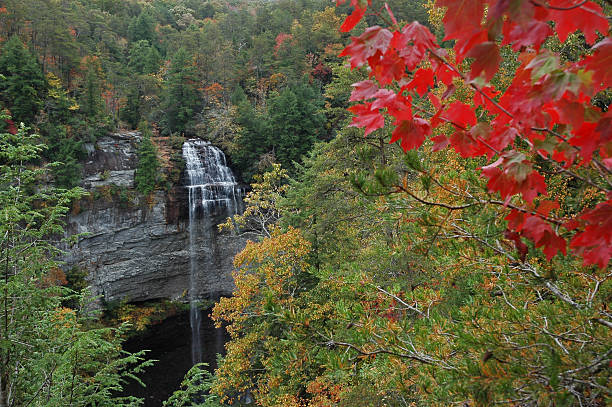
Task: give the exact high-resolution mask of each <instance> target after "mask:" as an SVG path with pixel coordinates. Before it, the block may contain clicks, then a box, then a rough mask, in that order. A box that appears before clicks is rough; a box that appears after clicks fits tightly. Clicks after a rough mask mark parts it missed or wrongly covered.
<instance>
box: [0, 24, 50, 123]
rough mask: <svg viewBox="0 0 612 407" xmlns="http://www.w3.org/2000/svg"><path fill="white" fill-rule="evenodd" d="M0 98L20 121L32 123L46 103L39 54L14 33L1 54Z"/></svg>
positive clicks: (45, 85) (45, 87)
mask: <svg viewBox="0 0 612 407" xmlns="http://www.w3.org/2000/svg"><path fill="white" fill-rule="evenodd" d="M0 74H1V75H3V76H4V77H3V78H2V77H0V100H1V101H2V102H3V103H4V104H5V106H7V107H8V108H9V109H10V110H11V113H12V115H13V118H14V119H15V120H16V121H18V122H32V121H33V120H34V117H35V116H36V114H37V113H38V111H39V110H40V108H41V107H42V104H43V98H44V96H45V93H46V91H47V82H46V80H45V76H44V75H43V72H42V67H41V66H40V64H39V63H38V60H37V59H36V57H35V56H34V55H33V54H32V53H31V52H30V51H29V50H28V49H27V48H26V47H25V46H24V45H23V43H22V42H21V40H20V39H19V37H17V36H16V35H14V36H12V37H11V38H10V39H9V40H8V41H7V42H6V43H5V44H4V46H3V47H2V53H1V55H0Z"/></svg>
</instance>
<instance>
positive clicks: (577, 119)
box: [555, 98, 584, 130]
mask: <svg viewBox="0 0 612 407" xmlns="http://www.w3.org/2000/svg"><path fill="white" fill-rule="evenodd" d="M555 110H556V111H557V113H558V114H559V119H558V120H556V121H555V122H561V123H567V124H570V125H571V126H572V128H574V129H575V130H577V129H579V128H580V126H582V123H583V122H584V104H583V103H579V102H573V101H570V100H568V99H567V98H561V100H558V101H556V102H555Z"/></svg>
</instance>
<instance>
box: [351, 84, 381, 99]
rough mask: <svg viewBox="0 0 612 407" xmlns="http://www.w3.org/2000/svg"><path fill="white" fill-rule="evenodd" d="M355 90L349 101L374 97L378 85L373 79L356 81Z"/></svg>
mask: <svg viewBox="0 0 612 407" xmlns="http://www.w3.org/2000/svg"><path fill="white" fill-rule="evenodd" d="M351 86H353V88H355V89H353V91H352V92H351V97H350V99H349V101H351V102H356V101H358V100H365V99H371V98H373V97H374V94H375V93H376V92H378V89H379V88H378V86H377V85H376V84H375V83H374V82H372V81H369V80H368V81H361V82H357V83H354V84H353V85H351Z"/></svg>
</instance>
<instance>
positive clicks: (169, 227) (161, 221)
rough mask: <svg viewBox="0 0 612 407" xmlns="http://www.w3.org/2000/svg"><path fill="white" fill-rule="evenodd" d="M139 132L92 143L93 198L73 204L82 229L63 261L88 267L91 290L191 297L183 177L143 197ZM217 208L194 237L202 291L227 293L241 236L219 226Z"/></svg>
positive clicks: (73, 230) (137, 296) (122, 295)
mask: <svg viewBox="0 0 612 407" xmlns="http://www.w3.org/2000/svg"><path fill="white" fill-rule="evenodd" d="M139 138H140V134H139V133H137V132H132V133H122V134H112V135H109V136H107V137H103V138H102V139H100V140H98V141H97V143H96V144H95V145H90V146H88V152H89V160H88V162H87V163H86V164H85V165H84V172H85V174H84V178H83V179H84V181H83V187H85V188H86V189H87V190H88V191H89V192H90V197H89V199H85V200H83V201H82V202H81V204H80V209H78V210H75V211H73V214H71V215H70V216H69V219H68V222H67V226H68V227H67V231H68V233H69V234H71V235H74V234H81V233H83V234H84V235H83V236H82V237H79V238H78V243H76V244H75V245H73V246H72V247H70V248H68V250H67V253H66V256H65V261H66V267H67V268H70V267H75V266H76V267H80V268H84V269H85V270H87V272H88V282H89V284H90V285H91V288H92V291H93V293H94V295H96V296H100V298H101V300H102V301H105V302H111V301H117V300H127V301H130V302H136V301H144V300H151V299H162V298H166V299H175V300H183V299H184V300H187V289H188V287H189V272H190V269H189V260H190V257H189V256H190V254H189V230H188V207H187V194H186V190H185V187H184V186H183V185H176V186H175V187H173V188H172V189H171V190H170V191H169V192H164V191H157V192H156V193H155V194H154V195H153V196H151V197H149V198H148V199H147V198H143V197H141V196H139V195H138V194H137V193H136V191H134V189H133V186H134V172H135V169H136V164H137V154H136V152H137V146H138V141H139ZM220 220H221V219H220V216H217V217H216V218H213V219H211V220H210V224H209V225H210V229H209V232H208V233H207V234H204V237H203V238H202V239H200V240H199V241H198V242H197V245H196V248H197V249H196V250H197V257H198V258H199V259H201V261H200V262H199V264H200V266H199V267H201V268H203V270H201V272H200V273H199V275H200V277H199V278H200V280H201V281H199V282H198V287H199V293H198V294H199V296H200V297H202V298H216V297H218V296H221V295H229V294H231V291H232V289H233V280H232V277H231V271H232V261H233V257H234V255H235V254H236V253H237V252H238V251H239V250H241V249H242V247H243V246H244V241H241V240H239V239H236V238H234V237H232V236H228V235H226V234H220V233H219V232H218V231H217V230H216V227H214V226H215V225H216V224H217V223H218V222H219V221H220Z"/></svg>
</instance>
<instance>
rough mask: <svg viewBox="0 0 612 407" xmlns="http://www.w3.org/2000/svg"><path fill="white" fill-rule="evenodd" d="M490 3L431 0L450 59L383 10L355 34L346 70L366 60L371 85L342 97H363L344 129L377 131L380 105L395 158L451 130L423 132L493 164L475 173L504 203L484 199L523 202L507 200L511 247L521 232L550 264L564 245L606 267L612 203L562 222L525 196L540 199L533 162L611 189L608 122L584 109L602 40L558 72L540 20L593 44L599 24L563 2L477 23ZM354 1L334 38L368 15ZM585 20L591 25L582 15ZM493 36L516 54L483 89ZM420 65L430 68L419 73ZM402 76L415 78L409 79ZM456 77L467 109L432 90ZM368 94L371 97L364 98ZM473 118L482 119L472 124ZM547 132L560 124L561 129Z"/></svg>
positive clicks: (491, 63) (494, 65) (492, 58)
mask: <svg viewBox="0 0 612 407" xmlns="http://www.w3.org/2000/svg"><path fill="white" fill-rule="evenodd" d="M489 3H490V2H487V1H478V2H476V3H474V5H473V6H472V7H470V8H467V7H463V6H462V5H461V4H460V3H458V2H453V1H438V2H437V3H436V4H437V5H439V6H441V7H447V8H448V10H447V12H446V15H445V17H444V27H445V32H446V37H445V39H447V40H455V47H454V48H453V50H454V51H455V52H454V55H453V57H454V58H452V57H447V56H445V55H444V54H445V52H444V50H443V49H442V48H440V46H439V45H438V44H437V42H436V38H435V37H434V36H433V34H431V32H430V31H429V29H427V28H426V27H424V26H422V25H421V24H419V23H418V22H413V23H410V24H407V25H405V26H404V27H403V28H401V29H400V27H399V26H398V25H397V22H396V21H395V18H394V17H393V16H392V14H391V11H389V17H390V18H391V21H392V22H393V23H394V26H393V27H392V28H391V30H387V29H385V28H382V27H380V26H373V27H370V28H368V29H367V30H366V32H365V33H364V34H363V35H361V36H359V37H353V39H352V42H351V44H350V45H349V46H347V47H346V48H345V49H344V51H343V53H342V55H347V56H350V57H351V58H350V62H351V66H352V67H353V68H356V67H361V66H363V65H365V64H366V60H367V64H368V65H369V67H370V68H371V73H370V78H374V79H375V80H376V82H374V81H372V80H366V81H362V82H360V83H358V84H355V85H354V86H355V90H354V91H353V93H352V95H351V100H352V101H364V102H361V103H359V104H358V105H355V106H353V107H352V108H351V111H352V112H353V113H354V114H355V115H356V117H355V119H354V120H353V125H354V126H357V127H365V128H366V134H368V133H370V132H372V131H374V130H376V129H378V128H381V127H383V126H384V116H383V112H382V111H381V109H383V108H384V109H386V111H387V113H388V115H389V117H390V118H391V119H392V120H393V125H394V126H395V130H394V131H393V134H392V137H391V142H396V141H399V142H400V143H401V146H402V148H403V149H404V151H408V150H413V149H417V148H419V147H420V146H422V145H423V143H424V142H425V140H426V138H430V136H431V135H432V134H435V133H434V132H435V131H436V129H441V128H442V126H449V125H450V126H452V128H453V129H454V131H453V133H452V136H451V137H447V136H444V135H436V136H435V137H434V136H431V140H432V141H433V143H434V150H435V151H438V150H441V149H444V148H447V147H448V146H451V147H452V148H453V149H454V150H455V151H457V153H459V154H460V155H461V156H463V157H465V158H468V157H486V158H488V159H489V160H490V159H491V158H493V157H495V158H496V161H492V162H491V163H490V164H489V165H487V166H483V167H482V175H483V177H485V178H486V179H488V183H487V189H488V191H489V192H490V193H491V194H492V195H493V194H495V193H499V195H500V196H501V199H502V200H501V201H494V200H489V202H487V203H489V204H499V205H501V206H508V205H509V204H510V202H511V200H512V198H513V197H515V196H516V197H519V198H520V199H522V202H520V203H518V204H510V208H512V211H511V213H510V214H509V215H508V220H509V221H510V222H509V233H510V234H512V233H514V234H516V235H512V236H516V237H513V238H514V239H516V240H517V242H520V238H519V235H520V236H521V237H524V238H526V239H528V240H530V241H532V242H533V243H534V244H535V245H536V247H542V248H543V249H544V250H545V253H546V255H547V257H548V258H549V260H550V259H551V258H552V257H554V256H555V255H556V254H557V253H562V254H565V253H566V252H567V241H568V240H569V241H570V245H569V246H570V251H572V252H574V253H575V254H577V255H580V256H582V257H583V259H584V264H585V265H589V264H597V265H598V266H599V267H600V268H605V267H606V265H607V264H608V261H609V259H610V257H611V256H612V245H611V243H612V242H610V241H608V239H605V238H604V239H603V240H602V232H603V231H604V229H602V227H605V224H604V223H601V221H600V220H599V219H600V218H599V216H601V215H602V214H604V213H606V212H608V211H609V210H610V209H609V207H610V205H612V201H609V200H605V199H604V200H601V201H600V202H598V204H597V205H596V206H591V207H589V208H586V209H584V210H582V211H580V212H579V213H576V214H574V215H573V216H570V217H569V218H565V219H562V218H561V217H557V216H552V217H550V216H549V215H550V211H551V210H554V209H558V208H559V202H557V201H556V200H554V199H553V200H544V201H540V203H539V205H536V204H534V199H536V198H538V197H542V196H545V195H546V194H547V183H546V179H545V178H544V177H543V176H542V174H541V172H539V171H538V170H537V169H536V168H534V166H535V165H538V164H540V163H541V164H540V165H541V166H546V167H547V168H550V170H551V171H553V172H556V173H563V174H565V175H566V176H568V177H569V179H571V180H574V181H581V182H586V183H588V184H590V185H591V186H592V187H593V188H595V190H596V191H597V193H600V194H606V193H607V192H609V185H610V184H609V182H607V180H608V176H609V171H610V168H612V167H611V165H610V155H609V154H610V152H609V151H610V150H608V148H609V145H610V144H609V143H610V142H611V141H610V140H609V137H608V136H607V134H609V133H610V129H611V127H610V115H609V114H606V113H605V112H601V111H600V110H598V109H597V108H595V107H593V106H588V105H587V106H585V103H586V102H588V100H589V99H590V98H591V97H593V96H594V95H595V94H596V93H597V92H599V91H602V90H604V89H606V88H608V87H610V84H611V82H610V77H609V75H608V74H607V73H606V69H607V68H606V67H604V65H605V64H604V59H603V58H605V57H606V55H607V52H609V49H608V47H609V46H611V44H612V42H611V41H610V40H609V38H607V37H606V38H605V39H603V40H602V41H600V42H598V43H597V44H595V45H594V46H593V55H584V56H583V57H582V58H581V60H580V61H579V62H578V63H574V64H565V65H562V64H561V63H560V61H559V57H558V56H557V55H555V54H553V53H551V52H550V50H548V49H547V48H545V47H542V45H543V43H544V41H545V40H546V39H547V38H548V37H550V36H552V35H553V33H555V32H553V30H552V29H551V28H550V27H549V26H548V25H547V24H546V22H547V21H549V20H552V21H554V22H555V24H556V27H555V28H556V34H557V35H558V36H559V39H560V40H561V41H565V40H566V39H567V36H568V34H569V33H571V32H573V31H575V30H576V29H581V30H582V31H583V33H584V35H585V38H586V40H587V42H589V43H591V44H593V43H594V42H595V41H596V40H597V38H598V35H597V31H599V32H600V33H603V34H607V33H608V30H609V25H608V21H607V19H606V18H605V16H604V14H603V10H602V9H601V7H600V6H599V5H597V4H596V3H593V2H586V3H584V4H578V3H576V4H574V2H572V1H569V2H566V3H568V4H570V3H571V7H568V9H563V8H562V7H561V8H559V7H557V6H551V5H548V4H537V5H534V4H529V5H527V6H525V7H524V9H523V8H521V11H520V12H514V11H513V10H512V9H510V8H509V5H502V4H501V3H500V4H498V5H497V8H495V9H494V12H492V13H489V14H488V15H487V20H486V24H482V23H481V21H480V20H479V18H480V17H482V16H483V13H484V7H485V5H486V4H489ZM353 5H354V6H355V11H354V12H353V13H352V14H351V15H350V16H349V17H347V19H346V20H345V22H344V24H343V26H342V30H343V31H349V30H351V29H352V28H353V27H354V26H355V25H356V24H357V23H358V22H359V21H360V20H361V17H362V16H363V14H364V13H365V10H366V9H367V5H366V6H361V5H359V4H358V3H357V2H354V3H353ZM536 11H537V13H536ZM587 15H589V16H593V18H586V16H587ZM529 24H531V25H529ZM465 27H469V29H466V28H465ZM470 30H473V32H476V33H477V35H473V32H472V31H470ZM502 33H504V34H505V35H504V37H503V41H502V43H501V44H502V45H506V44H507V45H511V46H512V48H513V49H514V50H515V51H517V52H519V51H520V53H519V55H518V59H519V61H520V65H519V67H518V69H517V71H516V73H515V76H514V80H513V81H512V83H511V84H510V86H509V87H508V88H507V89H503V88H502V89H497V88H496V87H495V86H494V85H493V84H492V83H491V80H492V79H493V78H494V76H495V74H496V73H497V71H498V68H499V65H500V62H501V56H500V44H498V43H497V42H495V41H492V40H491V39H495V38H497V37H499V36H500V35H501V34H502ZM527 33H530V35H527ZM523 35H525V37H523ZM393 38H396V39H395V40H392V39H393ZM377 52H379V53H380V54H377ZM372 57H374V58H372ZM465 58H472V63H471V68H470V71H469V72H464V70H462V69H461V66H460V65H459V64H460V63H461V62H462V61H463V60H464V59H465ZM453 59H454V61H453ZM425 61H427V62H429V63H430V64H431V65H432V66H431V68H427V67H419V66H420V64H421V63H423V62H425ZM406 69H408V70H409V71H410V72H414V73H413V74H412V75H411V76H408V75H407V74H406ZM401 80H409V82H407V83H406V84H405V85H404V86H403V87H402V88H401V91H400V92H396V91H394V90H391V89H390V88H389V87H388V86H387V85H390V84H391V83H393V82H394V81H401ZM454 81H459V82H463V83H465V84H466V85H467V86H468V87H469V88H470V89H471V91H473V92H474V96H473V104H472V105H469V104H466V103H463V102H461V101H455V102H452V103H450V104H449V103H446V101H445V100H442V101H441V100H440V98H439V96H437V95H436V92H435V88H434V85H435V84H436V83H439V84H443V85H444V86H446V87H447V88H449V89H451V90H452V89H453V87H454V86H455V85H454ZM404 92H406V93H404ZM423 96H425V97H426V98H427V99H428V100H429V102H430V103H431V104H432V107H433V108H431V109H424V108H422V107H421V106H420V105H419V104H418V103H413V100H415V101H416V100H417V98H419V97H423ZM371 99H374V100H373V101H371V102H369V101H367V100H371ZM477 113H479V116H480V117H484V118H487V120H481V121H480V122H479V121H478V119H477V117H478V116H477ZM483 114H484V116H483ZM556 125H562V126H564V128H563V129H562V130H559V129H557V128H555V126H556ZM523 143H526V147H525V146H523V145H522V144H523ZM584 166H592V169H593V171H592V173H590V174H588V175H587V178H585V177H584V176H582V175H581V174H580V172H581V170H580V169H578V168H579V167H584ZM467 198H468V199H469V197H467ZM495 202H498V203H495ZM540 206H541V207H540ZM570 219H571V220H572V222H569V220H570ZM559 225H563V227H564V229H565V230H566V231H567V232H569V233H570V234H571V235H572V236H571V238H570V239H567V238H563V237H561V236H559V234H558V233H557V232H555V231H553V229H552V228H553V227H557V226H559ZM573 231H575V232H573ZM572 232H573V233H572ZM517 244H518V243H517Z"/></svg>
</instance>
